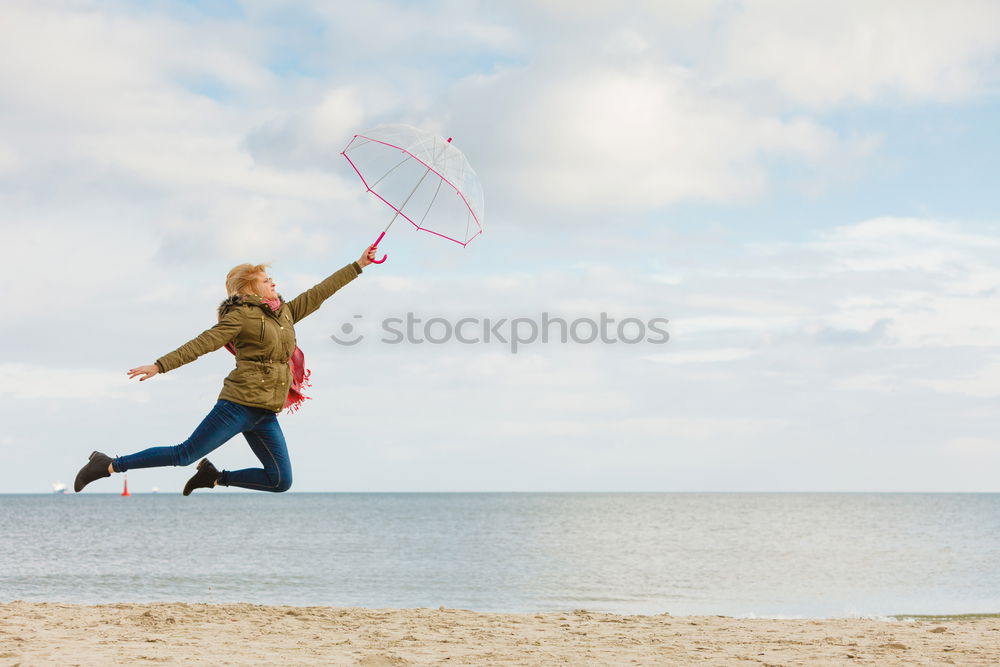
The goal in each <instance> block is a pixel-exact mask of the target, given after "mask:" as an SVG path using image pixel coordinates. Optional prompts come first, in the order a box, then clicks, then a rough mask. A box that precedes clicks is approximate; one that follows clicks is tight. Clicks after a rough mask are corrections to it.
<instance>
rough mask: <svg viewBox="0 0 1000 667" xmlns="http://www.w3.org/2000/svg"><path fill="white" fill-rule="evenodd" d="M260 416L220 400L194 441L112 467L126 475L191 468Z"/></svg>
mask: <svg viewBox="0 0 1000 667" xmlns="http://www.w3.org/2000/svg"><path fill="white" fill-rule="evenodd" d="M257 416H258V413H255V412H254V408H248V407H247V406H245V405H240V404H239V403H233V402H231V401H225V400H220V401H218V402H217V403H216V404H215V407H214V408H212V411H211V412H209V413H208V415H207V416H206V417H205V418H204V419H203V420H202V421H201V424H199V425H198V428H196V429H195V430H194V433H192V434H191V437H190V438H188V439H187V440H185V441H184V442H182V443H181V444H179V445H176V446H174V447H150V448H149V449H144V450H142V451H141V452H137V453H135V454H129V455H127V456H119V457H118V458H116V459H114V460H113V461H112V463H111V465H112V466H113V467H114V470H115V472H125V471H126V470H129V469H131V468H158V467H161V466H186V465H190V464H192V463H194V462H195V461H197V460H198V459H200V458H201V457H203V456H205V455H206V454H208V453H209V452H211V451H212V450H214V449H216V448H218V447H219V446H221V445H222V444H223V443H224V442H226V441H227V440H229V439H230V438H232V437H233V436H234V435H236V434H237V433H239V432H241V431H243V430H245V429H247V428H250V427H251V425H252V424H253V421H254V419H255V418H257Z"/></svg>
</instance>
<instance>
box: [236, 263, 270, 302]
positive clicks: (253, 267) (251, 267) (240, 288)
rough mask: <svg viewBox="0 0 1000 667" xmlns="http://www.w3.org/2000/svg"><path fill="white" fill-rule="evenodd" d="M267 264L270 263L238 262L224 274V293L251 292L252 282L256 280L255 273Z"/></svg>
mask: <svg viewBox="0 0 1000 667" xmlns="http://www.w3.org/2000/svg"><path fill="white" fill-rule="evenodd" d="M269 266H271V265H270V264H240V265H239V266H234V267H233V268H232V269H230V270H229V273H228V274H227V275H226V294H228V295H229V296H246V295H247V294H253V289H254V287H253V284H254V283H255V282H257V274H258V273H260V272H261V271H263V270H264V269H266V268H267V267H269Z"/></svg>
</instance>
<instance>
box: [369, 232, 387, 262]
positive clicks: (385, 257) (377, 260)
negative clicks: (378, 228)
mask: <svg viewBox="0 0 1000 667" xmlns="http://www.w3.org/2000/svg"><path fill="white" fill-rule="evenodd" d="M383 236H385V232H382V233H381V234H379V235H378V238H377V239H375V243H373V244H372V245H375V246H377V245H378V244H379V243H381V241H382V237H383ZM387 259H389V255H382V259H373V260H372V263H373V264H381V263H382V262H384V261H385V260H387Z"/></svg>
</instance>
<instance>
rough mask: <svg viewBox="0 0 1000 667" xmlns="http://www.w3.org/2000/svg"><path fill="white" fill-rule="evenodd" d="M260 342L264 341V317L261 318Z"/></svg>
mask: <svg viewBox="0 0 1000 667" xmlns="http://www.w3.org/2000/svg"><path fill="white" fill-rule="evenodd" d="M260 342H262V343H263V342H264V318H263V317H262V318H260Z"/></svg>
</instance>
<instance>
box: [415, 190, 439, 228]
mask: <svg viewBox="0 0 1000 667" xmlns="http://www.w3.org/2000/svg"><path fill="white" fill-rule="evenodd" d="M442 183H444V181H442V180H440V179H438V186H437V189H436V190H435V191H434V196H433V197H431V203H430V204H428V205H427V210H426V211H424V217H422V218H420V224H419V225H417V227H420V228H423V226H424V220H426V219H427V214H428V213H430V212H431V207H432V206H434V202H435V200H437V198H438V193H439V192H441V184H442Z"/></svg>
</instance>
